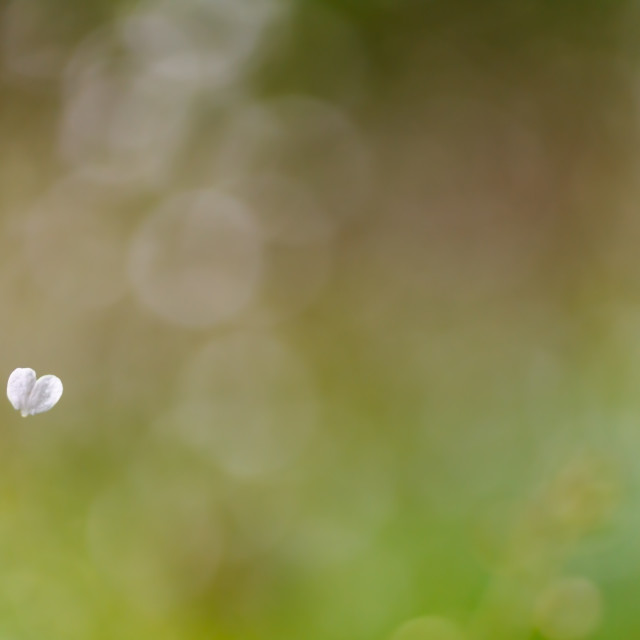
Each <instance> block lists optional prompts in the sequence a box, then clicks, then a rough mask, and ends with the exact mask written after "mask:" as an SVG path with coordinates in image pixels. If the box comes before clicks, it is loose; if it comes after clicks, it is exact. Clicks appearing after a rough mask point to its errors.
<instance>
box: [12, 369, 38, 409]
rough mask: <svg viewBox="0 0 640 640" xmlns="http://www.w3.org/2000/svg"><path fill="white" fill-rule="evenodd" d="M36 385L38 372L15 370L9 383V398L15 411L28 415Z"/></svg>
mask: <svg viewBox="0 0 640 640" xmlns="http://www.w3.org/2000/svg"><path fill="white" fill-rule="evenodd" d="M35 384H36V372H35V371H34V370H33V369H29V368H18V369H15V370H14V371H13V372H12V374H11V375H10V376H9V381H8V382H7V398H9V402H10V403H11V404H12V405H13V408H14V409H17V410H18V411H21V412H22V415H27V414H26V413H25V411H26V410H27V407H28V402H29V396H30V395H31V392H32V391H33V388H34V386H35Z"/></svg>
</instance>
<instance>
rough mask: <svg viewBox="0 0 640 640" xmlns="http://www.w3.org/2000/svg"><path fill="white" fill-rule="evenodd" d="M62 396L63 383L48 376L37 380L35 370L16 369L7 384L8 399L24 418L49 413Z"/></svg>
mask: <svg viewBox="0 0 640 640" xmlns="http://www.w3.org/2000/svg"><path fill="white" fill-rule="evenodd" d="M60 396H62V382H61V380H60V378H58V377H57V376H52V375H46V376H42V377H41V378H39V379H38V380H36V373H35V371H34V370H33V369H16V370H15V371H14V372H13V373H12V374H11V375H10V376H9V382H8V383H7V397H8V398H9V401H10V402H11V404H12V405H13V407H14V408H15V409H18V410H19V411H20V413H21V414H22V415H23V416H28V415H35V414H36V413H42V412H43V411H48V410H49V409H51V407H53V406H54V405H55V404H56V403H57V402H58V400H60Z"/></svg>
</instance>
